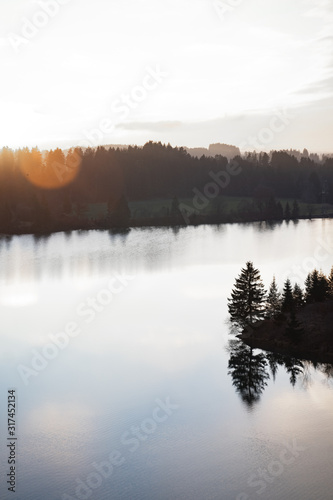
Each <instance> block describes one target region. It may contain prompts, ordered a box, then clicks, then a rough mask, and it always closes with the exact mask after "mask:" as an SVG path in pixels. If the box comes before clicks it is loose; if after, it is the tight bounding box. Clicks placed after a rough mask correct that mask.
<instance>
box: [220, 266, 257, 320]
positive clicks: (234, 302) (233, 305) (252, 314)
mask: <svg viewBox="0 0 333 500" xmlns="http://www.w3.org/2000/svg"><path fill="white" fill-rule="evenodd" d="M265 294H266V292H265V289H264V285H263V283H262V280H261V277H260V273H259V271H258V269H255V268H254V267H253V263H252V262H247V263H246V267H245V268H243V269H242V270H241V273H240V275H239V277H238V278H237V279H236V281H235V286H234V288H233V290H232V292H231V298H229V299H228V302H229V303H228V310H229V314H230V319H231V321H232V322H233V323H235V324H236V325H237V326H239V327H241V328H244V327H246V326H248V325H250V326H251V325H253V324H254V323H255V322H256V321H258V320H260V319H263V317H264V313H265V307H264V306H265V302H264V299H265Z"/></svg>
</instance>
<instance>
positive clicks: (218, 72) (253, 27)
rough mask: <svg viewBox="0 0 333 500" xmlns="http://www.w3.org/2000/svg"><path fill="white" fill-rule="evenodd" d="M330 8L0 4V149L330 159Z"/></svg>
mask: <svg viewBox="0 0 333 500" xmlns="http://www.w3.org/2000/svg"><path fill="white" fill-rule="evenodd" d="M332 28H333V1H332V0H164V1H163V2H157V1H156V0H94V1H92V0H36V1H35V0H33V1H30V0H15V2H13V0H0V54H1V69H2V71H1V79H0V109H1V112H0V147H3V146H9V147H12V148H17V147H24V146H28V147H33V146H38V147H39V148H40V149H44V148H55V147H58V146H60V147H64V148H65V147H70V146H77V145H80V146H91V147H95V146H97V145H99V144H138V145H143V144H144V143H145V142H147V141H149V140H153V141H161V142H162V143H170V144H172V145H173V146H188V147H207V146H208V145H209V144H211V143H217V142H221V143H226V144H233V145H236V146H239V147H240V148H241V150H244V151H245V150H247V151H250V150H251V151H252V150H255V149H256V150H267V151H270V150H271V149H289V148H295V149H300V150H302V149H303V148H307V149H308V150H309V151H311V152H326V153H327V152H331V153H332V152H333V145H332V137H333V113H332V107H333V58H332V54H333V51H332V48H333V31H332Z"/></svg>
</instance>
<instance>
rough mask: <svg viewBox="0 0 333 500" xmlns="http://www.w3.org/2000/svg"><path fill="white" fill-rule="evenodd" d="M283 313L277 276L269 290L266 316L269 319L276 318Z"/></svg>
mask: <svg viewBox="0 0 333 500" xmlns="http://www.w3.org/2000/svg"><path fill="white" fill-rule="evenodd" d="M280 311H281V294H280V292H279V290H278V287H277V284H276V280H275V276H273V280H272V283H271V285H270V287H269V290H268V295H267V300H266V315H267V317H268V318H275V317H276V316H277V315H278V314H279V312H280Z"/></svg>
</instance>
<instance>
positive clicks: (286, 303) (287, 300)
mask: <svg viewBox="0 0 333 500" xmlns="http://www.w3.org/2000/svg"><path fill="white" fill-rule="evenodd" d="M294 305H295V303H294V297H293V289H292V286H291V282H290V279H289V278H288V279H287V280H286V281H285V283H284V286H283V292H282V308H281V309H282V312H291V311H292V310H293V309H294Z"/></svg>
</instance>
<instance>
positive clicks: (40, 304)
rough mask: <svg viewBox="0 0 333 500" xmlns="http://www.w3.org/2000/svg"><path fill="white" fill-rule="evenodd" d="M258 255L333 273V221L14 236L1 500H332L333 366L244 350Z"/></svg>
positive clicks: (294, 275) (282, 274) (6, 294)
mask: <svg viewBox="0 0 333 500" xmlns="http://www.w3.org/2000/svg"><path fill="white" fill-rule="evenodd" d="M247 260H252V261H253V262H254V265H255V266H256V267H258V268H259V269H260V271H261V275H262V278H263V281H264V283H265V285H266V287H268V286H269V284H270V282H271V280H272V277H273V274H275V275H276V279H277V282H278V283H279V285H280V286H281V285H282V283H283V281H284V279H285V278H286V277H287V276H289V277H290V278H291V279H292V281H294V282H295V281H298V282H299V283H300V284H303V282H304V279H305V277H306V274H307V272H308V271H309V270H311V269H313V267H315V266H316V267H317V268H322V270H323V271H324V272H325V273H328V272H329V270H330V268H331V266H332V264H333V221H331V220H315V221H300V222H299V223H298V224H294V223H289V224H286V223H283V224H280V225H277V226H268V225H266V224H264V223H253V224H247V225H241V224H234V225H221V226H200V227H195V228H193V227H185V228H180V229H172V228H162V229H156V228H154V229H153V228H152V229H149V228H148V229H134V230H131V231H129V232H128V233H124V234H112V233H111V232H107V231H89V232H73V233H69V234H65V233H59V234H55V235H52V236H50V237H47V238H46V237H45V238H35V237H33V236H19V237H12V238H5V237H3V238H2V239H1V240H0V281H1V288H0V309H1V323H0V328H1V352H0V356H1V374H0V387H1V391H0V400H1V414H0V419H1V420H0V422H1V429H2V432H1V450H0V458H1V462H0V466H1V485H0V498H1V499H11V498H15V499H19V500H45V499H48V500H53V499H58V500H60V499H62V500H68V499H73V498H80V499H86V498H91V499H93V500H104V499H105V500H106V499H107V500H110V499H115V500H117V499H122V500H125V499H126V500H128V499H133V500H136V499H137V500H155V499H156V500H169V499H177V500H178V499H179V500H181V499H192V500H203V499H204V500H213V499H216V500H224V499H226V500H229V499H230V500H247V499H256V498H264V499H269V500H270V499H271V500H277V499H279V500H280V499H289V500H293V499H302V500H314V499H316V500H329V499H331V498H332V491H333V475H332V463H333V432H332V422H333V371H332V367H330V366H328V365H323V364H319V365H317V366H316V367H315V368H314V367H313V366H312V365H311V364H310V363H304V362H303V363H302V361H301V360H288V359H276V358H274V357H272V356H271V355H269V354H265V353H262V352H261V351H258V350H256V351H253V352H251V351H250V350H249V349H247V348H245V347H244V346H242V344H239V343H237V342H235V341H234V337H233V336H232V335H231V334H230V329H229V326H228V324H227V297H228V296H229V294H230V290H231V288H232V286H233V284H234V280H235V277H236V276H237V275H238V274H239V271H240V269H241V267H242V266H244V264H245V262H246V261H247ZM273 375H274V376H273ZM9 389H15V391H16V392H15V395H16V415H15V420H16V430H15V437H17V440H16V441H15V443H14V441H11V440H8V439H7V438H8V437H9V436H8V431H7V391H8V390H9ZM8 443H9V444H10V443H12V444H13V443H14V444H15V459H16V464H15V466H16V470H15V474H16V476H15V481H16V493H15V494H13V493H12V492H10V491H8V490H7V487H8V485H7V484H6V480H7V477H6V474H7V473H9V465H8V463H7V459H8V454H9V452H10V447H8V446H7V444H8Z"/></svg>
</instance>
